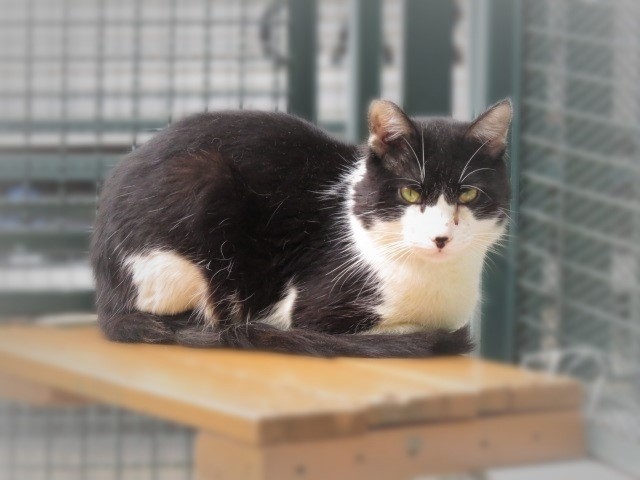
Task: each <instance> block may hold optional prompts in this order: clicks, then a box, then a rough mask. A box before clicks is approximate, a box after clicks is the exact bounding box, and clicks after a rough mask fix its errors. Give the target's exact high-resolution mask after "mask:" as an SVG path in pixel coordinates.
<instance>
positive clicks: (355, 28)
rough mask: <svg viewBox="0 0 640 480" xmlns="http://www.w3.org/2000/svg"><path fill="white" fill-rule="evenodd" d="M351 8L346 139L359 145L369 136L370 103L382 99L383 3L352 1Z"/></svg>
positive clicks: (377, 0)
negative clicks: (368, 117)
mask: <svg viewBox="0 0 640 480" xmlns="http://www.w3.org/2000/svg"><path fill="white" fill-rule="evenodd" d="M349 8H350V16H349V45H348V49H349V50H348V55H350V56H351V57H350V59H351V61H350V68H351V71H350V82H349V102H350V104H349V118H348V123H347V137H348V138H349V140H351V141H354V142H360V141H362V140H363V139H364V138H365V137H366V134H367V110H368V108H369V103H370V102H371V100H373V99H374V98H377V97H379V96H380V80H381V78H380V73H381V70H380V68H381V64H382V58H381V57H382V54H381V51H382V48H381V46H382V39H381V37H382V4H381V0H351V2H350V5H349Z"/></svg>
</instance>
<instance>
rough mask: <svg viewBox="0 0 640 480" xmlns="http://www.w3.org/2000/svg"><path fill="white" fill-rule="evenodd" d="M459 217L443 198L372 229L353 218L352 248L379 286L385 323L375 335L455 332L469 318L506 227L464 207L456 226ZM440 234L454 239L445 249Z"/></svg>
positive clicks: (376, 224)
mask: <svg viewBox="0 0 640 480" xmlns="http://www.w3.org/2000/svg"><path fill="white" fill-rule="evenodd" d="M351 203H352V202H351ZM350 208H351V206H350ZM455 214H456V207H455V206H454V205H449V204H447V202H446V201H445V200H444V198H443V197H440V198H439V199H438V202H437V204H436V205H435V206H433V207H427V208H426V209H425V211H424V212H422V211H421V210H420V206H417V205H414V206H409V207H407V208H406V211H405V214H404V215H403V216H402V217H401V218H400V219H399V220H397V221H392V222H382V221H376V222H374V224H373V225H372V226H371V227H370V228H368V229H367V228H365V227H364V226H363V225H362V223H361V222H360V220H359V219H358V218H357V217H356V216H355V215H353V214H350V215H349V223H350V226H351V234H352V237H353V239H354V242H355V246H356V248H355V249H354V250H355V251H356V252H358V254H359V255H360V257H361V259H362V261H363V262H364V263H366V264H367V265H369V266H370V267H371V268H373V270H374V271H375V272H376V274H377V277H378V279H379V280H380V282H381V284H380V286H379V290H380V292H381V293H382V302H381V303H380V304H379V305H378V306H377V308H376V311H377V313H378V314H379V315H380V316H381V317H382V321H381V322H380V323H379V324H378V325H377V326H376V327H375V328H374V329H372V330H371V332H372V333H409V332H412V331H416V330H420V329H432V328H447V329H451V330H455V329H458V328H460V327H462V326H464V325H465V324H467V323H468V322H469V321H470V320H471V318H472V316H473V313H474V311H475V309H476V307H477V305H478V302H479V300H480V274H481V272H482V266H483V263H484V258H485V254H486V252H487V250H488V248H489V247H490V246H491V245H492V244H493V243H494V242H495V241H496V240H498V239H499V238H500V236H501V235H502V233H503V232H504V227H503V226H501V225H498V222H497V220H496V219H488V220H477V219H476V218H475V217H474V216H473V214H472V213H471V211H470V210H469V209H468V208H466V207H458V224H457V225H456V224H455V222H454V216H455ZM438 236H448V237H449V238H450V239H451V240H450V241H449V243H448V244H447V245H446V246H445V247H444V248H443V249H439V248H437V246H436V245H435V243H434V242H433V239H434V238H436V237H438ZM393 245H395V246H396V247H400V248H402V250H395V247H394V246H393Z"/></svg>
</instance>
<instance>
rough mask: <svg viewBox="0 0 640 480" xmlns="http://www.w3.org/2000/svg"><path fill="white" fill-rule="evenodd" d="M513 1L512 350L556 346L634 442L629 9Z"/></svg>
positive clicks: (635, 67)
mask: <svg viewBox="0 0 640 480" xmlns="http://www.w3.org/2000/svg"><path fill="white" fill-rule="evenodd" d="M523 4H524V9H525V11H524V15H525V17H524V32H523V35H524V42H523V46H524V55H523V65H522V68H523V75H522V78H523V85H522V99H521V100H522V103H521V107H520V108H521V118H522V128H521V132H520V134H521V156H520V164H521V186H520V188H521V196H520V208H521V211H520V222H519V238H518V274H517V278H518V283H517V289H518V299H519V302H518V312H517V314H518V315H517V322H518V329H517V332H518V337H517V347H518V351H519V353H520V354H521V356H523V357H526V355H527V354H530V353H534V352H540V351H543V352H550V351H552V350H554V349H559V350H561V351H562V352H564V353H565V354H566V355H565V356H564V357H562V358H564V359H566V360H568V361H569V362H570V363H571V364H572V367H570V369H571V370H572V372H573V373H575V374H576V375H578V376H580V377H581V378H583V379H584V380H585V381H587V382H588V383H589V384H590V385H591V386H592V387H593V389H592V393H594V397H593V400H594V402H595V403H594V404H593V405H592V406H593V409H592V410H591V417H592V419H593V423H594V425H596V426H597V427H598V428H604V429H607V430H608V431H611V432H614V433H615V435H616V436H617V437H619V438H626V439H628V440H630V441H632V442H633V443H635V444H636V445H637V442H638V441H640V434H639V433H638V432H640V135H639V133H640V4H639V3H638V2H636V1H634V0H615V1H608V0H607V1H604V0H560V1H556V0H553V1H552V0H538V1H535V2H523ZM585 359H587V360H585ZM589 359H590V360H589ZM598 378H599V380H598Z"/></svg>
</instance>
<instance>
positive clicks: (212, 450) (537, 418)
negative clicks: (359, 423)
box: [196, 411, 585, 480]
mask: <svg viewBox="0 0 640 480" xmlns="http://www.w3.org/2000/svg"><path fill="white" fill-rule="evenodd" d="M583 428H584V426H583V420H582V415H581V414H580V413H579V412H578V411H562V412H541V413H529V414H509V415H500V416H488V417H482V418H478V419H473V420H463V421H457V422H447V423H436V424H423V425H417V426H407V427H396V428H387V429H377V430H372V431H369V432H367V433H365V434H362V435H358V436H348V437H342V438H339V439H334V440H326V439H322V440H316V441H308V442H297V443H290V444H279V445H273V446H265V447H262V448H257V447H255V446H252V445H248V444H244V443H242V442H237V441H233V440H228V439H225V438H223V437H220V436H217V435H213V434H209V433H201V434H200V435H199V437H198V440H197V444H196V473H197V478H198V479H201V480H204V479H207V480H218V479H225V480H276V479H277V480H294V479H300V478H304V479H305V480H325V479H327V478H336V479H338V478H348V479H350V480H359V479H361V480H365V479H366V480H388V479H391V478H393V479H397V480H401V479H410V478H414V477H416V476H418V475H428V474H432V475H434V474H446V473H456V472H468V471H475V470H482V469H485V468H487V467H498V466H507V465H516V464H524V463H531V462H542V461H554V460H562V459H569V458H578V457H582V456H584V455H585V445H584V431H583Z"/></svg>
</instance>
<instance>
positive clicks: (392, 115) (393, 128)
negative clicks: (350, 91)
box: [369, 100, 414, 157]
mask: <svg viewBox="0 0 640 480" xmlns="http://www.w3.org/2000/svg"><path fill="white" fill-rule="evenodd" d="M413 132H414V126H413V123H412V122H411V120H410V119H409V117H407V115H406V114H405V113H404V112H403V111H402V109H401V108H400V107H398V106H397V105H396V104H395V103H393V102H389V101H388V100H374V101H373V102H371V105H370V106H369V147H371V150H373V151H374V153H375V154H376V155H378V156H380V157H382V156H384V155H385V154H386V153H387V152H388V151H389V150H390V149H392V148H395V147H397V146H398V145H399V144H400V142H402V141H403V140H402V138H404V137H408V136H409V135H411V134H412V133H413ZM405 141H406V138H405Z"/></svg>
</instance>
